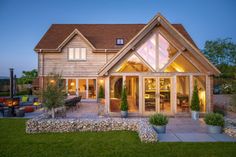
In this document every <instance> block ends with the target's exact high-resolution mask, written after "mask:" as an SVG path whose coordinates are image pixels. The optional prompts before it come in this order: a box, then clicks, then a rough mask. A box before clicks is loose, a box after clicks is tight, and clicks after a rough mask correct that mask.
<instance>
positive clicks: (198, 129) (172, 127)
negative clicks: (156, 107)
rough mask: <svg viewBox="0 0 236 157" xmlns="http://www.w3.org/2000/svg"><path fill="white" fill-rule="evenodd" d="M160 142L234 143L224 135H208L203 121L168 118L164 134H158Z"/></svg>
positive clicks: (234, 140) (232, 139)
mask: <svg viewBox="0 0 236 157" xmlns="http://www.w3.org/2000/svg"><path fill="white" fill-rule="evenodd" d="M158 137H159V141H160V142H236V139H235V138H232V137H230V136H228V135H226V134H224V133H222V134H209V133H208V132H207V126H206V124H205V123H204V121H203V119H200V120H199V121H194V120H192V119H191V118H170V119H169V123H168V125H167V130H166V134H158Z"/></svg>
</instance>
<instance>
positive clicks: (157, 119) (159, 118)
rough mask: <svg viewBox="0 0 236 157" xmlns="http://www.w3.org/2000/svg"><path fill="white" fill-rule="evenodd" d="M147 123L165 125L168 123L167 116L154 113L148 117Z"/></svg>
mask: <svg viewBox="0 0 236 157" xmlns="http://www.w3.org/2000/svg"><path fill="white" fill-rule="evenodd" d="M149 123H151V124H152V125H166V124H167V123H168V118H167V116H165V115H163V114H159V113H156V114H154V115H152V116H150V117H149Z"/></svg>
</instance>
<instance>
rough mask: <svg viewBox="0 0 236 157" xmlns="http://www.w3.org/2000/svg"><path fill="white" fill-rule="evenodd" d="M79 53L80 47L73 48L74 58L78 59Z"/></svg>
mask: <svg viewBox="0 0 236 157" xmlns="http://www.w3.org/2000/svg"><path fill="white" fill-rule="evenodd" d="M79 54H80V48H75V59H76V60H78V59H80V56H79Z"/></svg>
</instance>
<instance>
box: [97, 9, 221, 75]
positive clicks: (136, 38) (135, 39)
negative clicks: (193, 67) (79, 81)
mask: <svg viewBox="0 0 236 157" xmlns="http://www.w3.org/2000/svg"><path fill="white" fill-rule="evenodd" d="M156 25H162V26H163V27H165V28H166V29H168V30H169V31H170V32H171V33H172V34H173V35H175V36H176V37H177V38H178V40H179V41H180V42H181V43H184V45H185V46H186V47H185V48H187V49H189V52H190V53H192V54H193V55H194V57H195V58H196V59H197V60H199V61H201V62H202V63H203V64H204V65H205V66H206V67H207V68H208V69H210V70H209V72H210V73H209V74H215V75H218V74H220V71H219V70H218V69H217V68H216V67H215V66H214V65H213V64H212V63H211V62H210V61H209V60H208V59H207V58H206V57H205V56H204V55H203V54H202V53H201V52H200V50H199V49H198V48H197V47H196V45H195V44H193V43H191V41H190V40H189V39H188V37H187V36H186V34H185V35H184V34H182V33H184V32H182V33H181V32H179V31H178V30H177V28H175V27H174V26H173V25H172V24H170V23H169V21H167V20H166V19H165V18H164V17H163V16H162V15H161V14H160V13H158V14H157V15H156V16H155V17H154V18H153V19H152V20H151V21H149V23H148V24H147V25H146V26H145V27H144V28H143V29H142V30H141V31H140V32H139V33H138V34H137V35H135V36H134V37H133V38H132V39H131V40H130V41H129V43H127V44H126V45H125V46H124V47H123V48H122V49H121V50H120V51H119V52H118V53H117V54H116V55H115V56H114V57H112V59H111V60H109V62H108V63H106V64H105V65H104V66H103V67H102V68H101V69H100V71H99V72H98V74H99V75H100V76H102V75H105V74H107V72H108V71H109V70H110V69H111V68H112V67H113V66H114V65H115V64H116V63H118V62H119V60H120V59H121V58H122V57H124V56H125V55H126V53H127V52H128V51H130V50H131V49H134V46H135V44H137V43H138V42H139V41H140V40H141V39H142V38H143V37H144V36H145V35H146V34H147V33H149V32H150V31H151V30H152V29H153V28H154V27H155V26H156ZM185 32H186V31H185ZM186 33H187V32H186ZM189 38H190V36H189Z"/></svg>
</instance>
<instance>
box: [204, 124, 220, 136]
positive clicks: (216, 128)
mask: <svg viewBox="0 0 236 157" xmlns="http://www.w3.org/2000/svg"><path fill="white" fill-rule="evenodd" d="M207 130H208V133H210V134H220V133H222V127H221V126H214V125H207Z"/></svg>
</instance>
